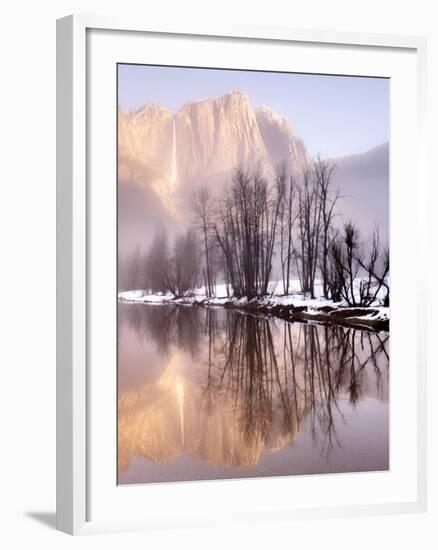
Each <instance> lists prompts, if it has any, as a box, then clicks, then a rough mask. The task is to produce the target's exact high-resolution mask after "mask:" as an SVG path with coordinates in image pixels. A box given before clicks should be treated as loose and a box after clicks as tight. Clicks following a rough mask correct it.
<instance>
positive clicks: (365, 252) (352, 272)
mask: <svg viewBox="0 0 438 550" xmlns="http://www.w3.org/2000/svg"><path fill="white" fill-rule="evenodd" d="M329 255H330V266H331V271H330V276H329V286H332V287H333V288H336V289H337V294H336V298H339V297H342V298H343V299H344V300H345V301H346V302H347V303H348V304H349V305H351V306H365V307H366V306H370V305H372V304H373V303H374V302H375V300H376V299H377V297H378V295H379V292H380V290H381V288H382V287H383V288H385V289H386V297H385V300H384V301H385V303H387V304H389V283H388V275H389V251H388V249H384V250H383V253H382V251H381V247H380V238H379V232H378V230H375V231H374V233H373V236H372V238H371V243H370V244H369V245H368V247H365V246H364V245H363V244H362V243H361V242H360V237H359V231H358V229H357V227H356V226H355V225H354V224H353V223H352V222H348V223H346V224H345V225H344V230H343V234H342V236H341V237H338V238H337V239H335V240H334V241H333V242H332V244H331V245H330V252H329ZM360 274H362V275H363V276H362V277H359V275H360ZM334 299H335V298H334Z"/></svg>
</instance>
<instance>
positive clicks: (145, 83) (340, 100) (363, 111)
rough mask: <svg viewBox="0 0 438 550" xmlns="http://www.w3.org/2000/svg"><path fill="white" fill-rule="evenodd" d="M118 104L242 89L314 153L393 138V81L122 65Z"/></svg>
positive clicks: (178, 102)
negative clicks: (281, 119) (286, 122)
mask: <svg viewBox="0 0 438 550" xmlns="http://www.w3.org/2000/svg"><path fill="white" fill-rule="evenodd" d="M118 71H119V72H118V103H119V106H120V107H121V109H122V110H124V111H132V110H135V109H137V108H139V107H141V106H143V105H145V104H146V103H160V104H162V105H165V106H166V107H168V108H169V109H170V110H171V111H173V112H176V111H177V110H178V109H179V108H180V107H181V106H182V105H183V104H184V103H187V102H191V101H197V100H200V99H205V98H209V97H219V96H222V95H224V94H225V93H226V92H229V91H232V90H239V91H241V92H244V93H246V94H248V96H249V99H250V101H251V104H252V105H253V107H260V106H261V105H268V106H269V107H271V108H272V109H273V110H274V111H275V112H277V113H278V114H280V115H282V116H284V117H286V118H287V119H288V120H289V123H290V124H291V126H292V129H293V131H294V133H295V134H296V135H297V136H298V137H299V138H301V139H302V140H303V142H304V144H305V146H306V148H307V150H308V152H309V153H310V155H311V156H316V155H317V154H320V155H321V156H322V157H324V158H335V157H340V156H345V155H351V154H355V153H363V152H365V151H368V150H369V149H372V148H373V147H375V146H377V145H380V144H382V143H384V142H386V141H388V140H389V80H388V79H383V78H363V77H351V76H331V75H310V74H294V73H274V72H256V71H235V70H225V69H196V68H182V67H156V66H148V65H119V66H118Z"/></svg>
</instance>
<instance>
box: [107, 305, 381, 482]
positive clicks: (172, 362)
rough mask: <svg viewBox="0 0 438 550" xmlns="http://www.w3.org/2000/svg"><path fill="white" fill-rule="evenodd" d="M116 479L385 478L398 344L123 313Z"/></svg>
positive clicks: (229, 318) (354, 333)
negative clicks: (365, 474) (393, 347)
mask: <svg viewBox="0 0 438 550" xmlns="http://www.w3.org/2000/svg"><path fill="white" fill-rule="evenodd" d="M118 338H119V340H118V482H119V484H128V483H147V482H162V481H182V480H195V479H196V480H198V479H224V478H236V477H254V476H274V475H293V474H312V473H334V472H358V471H375V470H387V469H388V467H389V404H388V382H389V356H388V354H389V335H388V334H386V333H379V334H374V333H370V332H366V331H360V330H354V329H347V328H341V327H328V326H321V325H312V324H301V323H294V324H290V323H286V322H284V321H281V320H277V319H272V318H266V317H261V316H253V315H248V314H245V313H240V312H236V311H230V310H226V309H224V308H202V307H191V306H186V307H182V306H173V305H168V304H166V305H144V304H124V303H120V304H119V334H118Z"/></svg>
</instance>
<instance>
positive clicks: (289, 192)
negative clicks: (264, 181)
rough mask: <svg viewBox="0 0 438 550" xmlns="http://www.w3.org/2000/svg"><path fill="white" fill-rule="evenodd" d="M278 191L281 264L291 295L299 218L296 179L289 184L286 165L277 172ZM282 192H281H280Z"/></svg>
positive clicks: (286, 292)
mask: <svg viewBox="0 0 438 550" xmlns="http://www.w3.org/2000/svg"><path fill="white" fill-rule="evenodd" d="M277 189H278V193H279V195H280V199H281V200H280V214H279V233H280V244H279V247H280V262H281V274H282V279H283V291H284V294H286V295H288V294H289V289H290V274H291V267H292V256H293V228H294V224H295V221H296V218H297V214H296V213H295V212H294V199H295V179H294V177H293V176H292V175H290V176H289V181H288V184H287V174H286V165H285V164H283V165H281V166H280V167H279V169H278V170H277ZM280 190H281V192H280Z"/></svg>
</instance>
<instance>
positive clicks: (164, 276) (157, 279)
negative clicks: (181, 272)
mask: <svg viewBox="0 0 438 550" xmlns="http://www.w3.org/2000/svg"><path fill="white" fill-rule="evenodd" d="M146 265H147V271H148V279H149V281H150V288H151V290H152V292H166V290H168V284H167V283H168V271H169V240H168V237H167V233H166V232H165V231H164V230H163V231H158V232H157V233H156V234H155V237H154V240H153V241H152V245H151V248H150V250H149V253H148V255H147V258H146Z"/></svg>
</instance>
